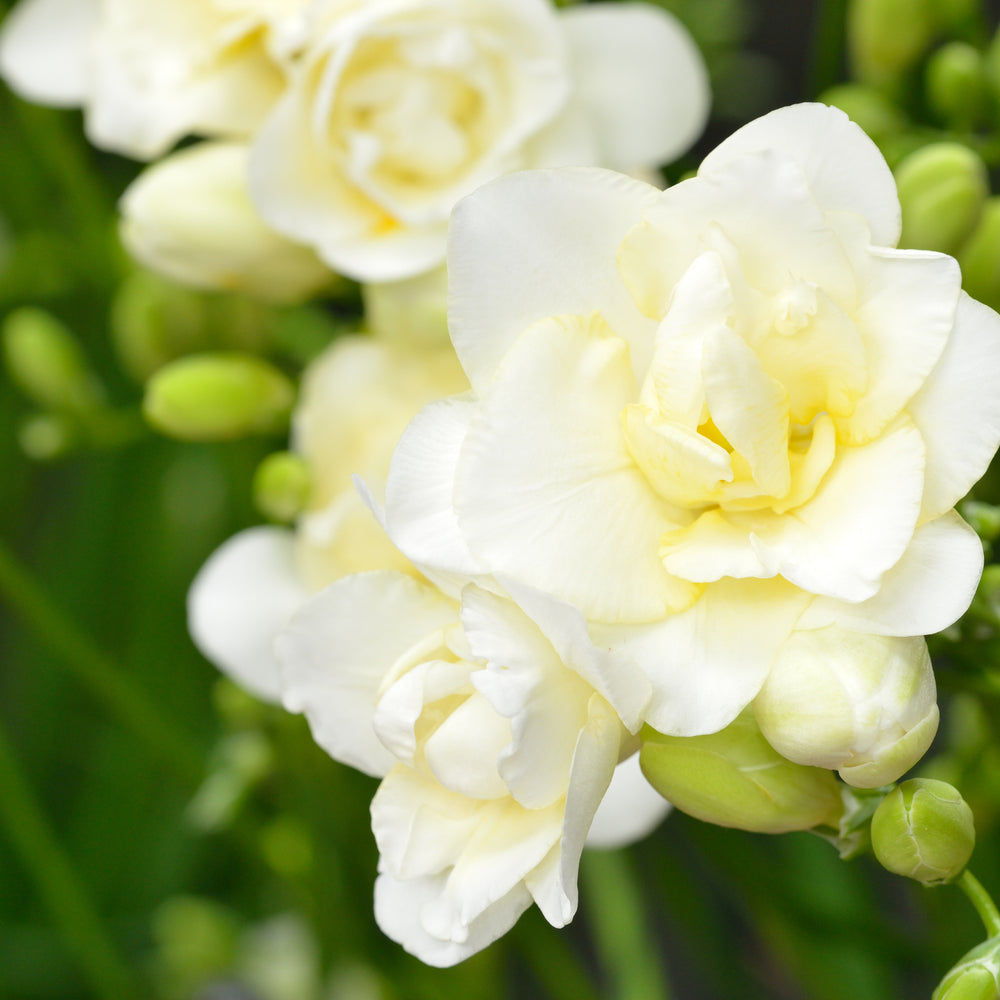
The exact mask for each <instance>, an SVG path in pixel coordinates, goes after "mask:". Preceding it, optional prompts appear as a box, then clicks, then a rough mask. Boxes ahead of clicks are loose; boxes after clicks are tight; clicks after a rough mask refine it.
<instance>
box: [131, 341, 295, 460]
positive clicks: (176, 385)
mask: <svg viewBox="0 0 1000 1000" xmlns="http://www.w3.org/2000/svg"><path fill="white" fill-rule="evenodd" d="M294 398H295V390H294V388H293V386H292V383H291V382H290V381H289V379H288V378H287V377H286V376H285V375H283V374H282V373H281V372H280V371H278V369H277V368H275V367H274V366H273V365H271V364H268V363H267V362H266V361H263V360H262V359H260V358H256V357H253V356H251V355H246V354H236V353H231V354H196V355H192V356H191V357H187V358H181V359H180V360H178V361H174V362H171V363H170V364H168V365H165V366H164V367H163V368H161V369H160V370H159V371H158V372H157V373H156V374H155V375H154V376H153V377H152V378H151V379H150V380H149V382H148V383H147V385H146V397H145V399H144V400H143V412H144V413H145V415H146V419H147V420H148V421H149V422H150V423H151V424H152V425H153V426H154V427H155V428H156V429H157V430H160V431H162V432H163V433H164V434H169V435H170V436H171V437H176V438H181V439H182V440H188V441H223V440H227V439H231V438H238V437H242V436H243V435H245V434H254V433H264V432H269V431H276V430H278V429H280V428H281V427H282V426H283V424H284V423H285V421H286V420H287V419H288V415H289V413H290V411H291V407H292V402H293V400H294Z"/></svg>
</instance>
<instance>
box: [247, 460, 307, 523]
mask: <svg viewBox="0 0 1000 1000" xmlns="http://www.w3.org/2000/svg"><path fill="white" fill-rule="evenodd" d="M311 486H312V477H311V475H310V473H309V466H308V465H307V464H306V462H305V459H303V458H302V456H301V455H296V454H295V453H294V452H290V451H276V452H275V453H274V454H273V455H268V456H267V458H265V459H264V461H263V462H261V463H260V465H259V466H258V467H257V471H256V473H255V474H254V477H253V496H254V503H256V504H257V509H258V510H259V511H260V512H261V513H262V514H263V515H264V516H265V517H269V518H271V519H272V520H273V521H294V520H295V518H296V517H298V515H299V514H300V513H301V512H302V511H303V510H304V509H305V506H306V504H307V503H308V502H309V492H310V488H311Z"/></svg>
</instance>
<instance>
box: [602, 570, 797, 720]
mask: <svg viewBox="0 0 1000 1000" xmlns="http://www.w3.org/2000/svg"><path fill="white" fill-rule="evenodd" d="M808 600H809V595H808V594H805V593H803V592H802V591H801V590H799V589H798V588H796V587H793V586H791V585H790V584H788V583H786V582H785V581H783V580H729V579H726V580H720V581H719V582H718V583H715V584H712V585H711V586H709V587H706V588H705V592H704V594H703V595H702V596H701V598H700V599H699V600H698V601H697V602H696V603H695V604H694V606H693V607H691V608H689V609H688V610H687V611H683V612H681V613H680V614H677V615H672V616H671V617H670V618H667V619H665V620H664V621H662V622H657V623H655V624H652V625H640V626H600V627H592V628H591V634H592V635H593V637H594V641H595V643H600V644H601V645H604V644H610V645H611V646H613V647H614V648H616V649H621V650H623V651H624V652H627V653H628V654H629V655H630V656H631V657H632V659H633V660H635V662H636V663H637V664H638V665H639V666H640V667H641V668H642V669H643V670H644V671H645V673H646V676H647V677H649V679H650V682H651V683H652V686H653V696H652V700H651V702H650V706H649V709H648V710H647V713H646V721H647V722H648V723H649V724H650V725H651V726H652V727H653V728H654V729H657V730H659V731H660V732H661V733H668V734H670V735H672V736H699V735H702V734H704V733H714V732H717V731H718V730H720V729H722V728H724V727H725V726H727V725H728V724H729V723H730V722H732V720H733V719H735V718H736V716H737V715H739V713H740V712H741V711H742V710H743V709H744V708H745V707H746V706H747V705H748V704H749V703H750V702H751V701H752V700H753V698H754V697H755V696H756V694H757V692H758V691H759V690H760V686H761V684H763V682H764V678H765V677H766V676H767V672H768V670H769V669H770V667H771V663H772V661H773V659H774V655H775V652H776V651H777V649H778V647H779V646H780V645H781V643H783V642H784V640H785V639H786V638H787V637H788V634H789V633H790V632H791V630H792V627H793V626H794V625H795V622H796V619H797V618H798V617H799V616H800V615H801V613H802V611H803V610H804V608H805V606H806V604H807V603H808Z"/></svg>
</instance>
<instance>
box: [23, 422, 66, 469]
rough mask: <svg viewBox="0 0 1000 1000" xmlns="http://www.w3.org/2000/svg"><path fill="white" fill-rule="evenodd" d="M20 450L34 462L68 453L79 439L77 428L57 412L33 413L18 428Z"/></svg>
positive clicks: (48, 460) (52, 458)
mask: <svg viewBox="0 0 1000 1000" xmlns="http://www.w3.org/2000/svg"><path fill="white" fill-rule="evenodd" d="M17 440H18V444H20V446H21V450H22V451H23V452H24V453H25V455H27V456H28V458H31V459H34V461H36V462H52V461H55V460H56V459H58V458H62V457H63V456H64V455H68V454H69V453H70V452H71V451H72V450H73V448H74V447H75V446H76V444H77V442H78V440H79V428H78V427H77V425H76V424H75V423H74V422H73V421H72V420H67V419H66V418H65V417H64V416H62V415H61V414H59V413H35V414H32V415H31V416H30V417H28V418H27V419H26V420H25V421H24V423H23V424H21V426H20V427H19V428H18V434H17Z"/></svg>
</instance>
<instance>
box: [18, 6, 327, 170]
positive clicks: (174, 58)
mask: <svg viewBox="0 0 1000 1000" xmlns="http://www.w3.org/2000/svg"><path fill="white" fill-rule="evenodd" d="M308 3H309V0H21V3H19V4H18V6H17V7H16V8H15V9H14V11H13V12H12V13H11V14H10V15H9V16H8V18H7V19H6V21H5V22H4V26H3V33H2V34H0V74H2V75H3V76H4V78H5V79H6V80H7V82H8V83H9V84H10V85H11V86H12V87H13V88H14V89H15V90H17V91H18V92H19V93H20V94H22V95H23V96H25V97H27V98H29V99H30V100H36V101H39V102H41V103H45V104H55V105H61V106H71V107H73V106H82V107H83V109H84V115H85V124H86V129H87V135H88V138H89V139H90V140H91V141H92V142H93V143H94V145H96V146H100V147H102V148H104V149H110V150H113V151H115V152H118V153H124V154H126V155H128V156H134V157H137V158H139V159H151V158H153V157H155V156H159V155H160V154H161V153H164V152H166V150H167V149H169V148H170V146H172V145H173V144H174V143H175V142H176V141H177V140H178V139H180V138H182V137H183V136H185V135H187V134H189V133H194V134H198V135H208V136H227V137H229V136H248V135H250V134H251V133H252V132H253V131H254V130H255V129H256V127H257V126H258V125H259V124H260V122H261V120H262V119H263V117H264V116H265V114H266V113H267V112H268V111H269V110H270V108H271V106H272V104H273V103H274V102H275V100H276V99H277V98H278V97H279V96H280V94H281V93H282V91H283V89H284V87H285V81H286V74H287V70H288V64H289V60H290V58H291V56H292V55H293V54H294V52H295V50H296V49H297V47H298V46H299V45H300V44H301V34H302V31H303V29H304V27H305V20H304V11H305V8H306V7H307V5H308Z"/></svg>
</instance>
